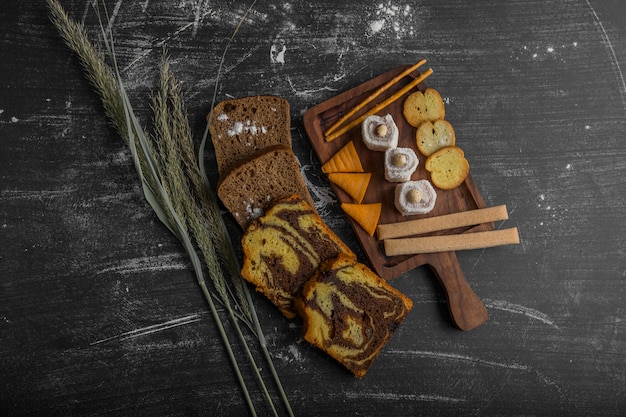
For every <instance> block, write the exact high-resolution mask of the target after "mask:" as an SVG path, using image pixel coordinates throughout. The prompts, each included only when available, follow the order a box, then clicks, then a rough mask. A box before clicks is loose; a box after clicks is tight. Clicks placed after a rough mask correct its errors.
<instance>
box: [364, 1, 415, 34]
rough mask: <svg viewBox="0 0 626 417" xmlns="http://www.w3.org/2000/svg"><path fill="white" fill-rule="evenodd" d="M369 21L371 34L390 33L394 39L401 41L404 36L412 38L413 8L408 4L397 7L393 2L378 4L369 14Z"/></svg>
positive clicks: (413, 29) (413, 28)
mask: <svg viewBox="0 0 626 417" xmlns="http://www.w3.org/2000/svg"><path fill="white" fill-rule="evenodd" d="M371 19H372V20H371V21H370V23H369V31H370V33H371V34H379V33H382V32H385V33H392V34H393V35H394V36H395V37H396V39H401V38H402V37H403V36H405V35H409V36H412V35H413V34H414V32H415V27H414V25H413V8H412V7H411V6H410V5H408V4H406V5H399V4H396V3H394V2H393V1H387V2H383V3H379V4H378V5H377V6H375V9H374V11H373V12H372V13H371Z"/></svg>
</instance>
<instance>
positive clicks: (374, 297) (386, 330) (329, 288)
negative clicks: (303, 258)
mask: <svg viewBox="0 0 626 417" xmlns="http://www.w3.org/2000/svg"><path fill="white" fill-rule="evenodd" d="M296 306H297V308H298V311H299V313H300V315H301V316H302V317H303V319H304V339H305V340H307V341H308V342H310V343H312V344H313V345H315V346H317V347H319V348H321V349H322V350H324V351H325V352H327V353H328V354H329V355H330V356H332V357H333V358H335V359H336V360H338V361H339V362H341V363H342V364H343V365H344V366H345V367H346V368H347V369H348V370H350V371H351V372H352V373H354V374H355V375H356V376H357V377H362V376H363V375H365V373H366V372H367V370H368V368H369V367H370V365H371V364H372V362H373V361H374V359H375V358H376V357H377V356H378V354H379V353H380V350H381V349H382V348H383V347H384V346H385V344H386V343H387V342H388V341H389V339H390V338H391V336H392V335H393V333H394V331H395V330H396V328H397V327H398V326H399V325H400V323H402V321H403V320H404V318H405V317H406V315H407V314H408V312H409V311H410V310H411V308H412V306H413V303H412V302H411V300H410V299H409V298H407V297H406V296H404V295H403V294H402V293H400V292H399V291H397V290H396V289H394V288H393V287H391V286H390V285H389V284H388V283H387V282H386V281H384V280H383V279H382V278H380V277H378V276H377V275H376V274H375V273H373V272H372V271H371V270H370V269H369V268H367V267H366V266H365V265H363V264H361V263H358V262H356V260H354V259H353V258H348V257H344V256H342V255H339V256H337V257H336V258H334V259H331V260H328V261H326V262H324V263H323V264H322V265H321V267H320V269H319V270H318V273H317V274H316V275H315V276H314V277H313V278H312V279H311V280H309V281H308V282H307V283H306V284H305V287H304V289H303V292H302V299H301V300H298V301H297V302H296Z"/></svg>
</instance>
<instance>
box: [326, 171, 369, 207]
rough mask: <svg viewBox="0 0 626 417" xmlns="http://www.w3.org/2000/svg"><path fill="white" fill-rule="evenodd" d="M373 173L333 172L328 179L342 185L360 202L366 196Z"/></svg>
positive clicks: (343, 188) (342, 187)
mask: <svg viewBox="0 0 626 417" xmlns="http://www.w3.org/2000/svg"><path fill="white" fill-rule="evenodd" d="M370 178H372V174H371V173H369V172H331V173H330V174H328V180H329V181H330V182H332V183H333V184H335V185H338V186H339V187H341V189H342V190H344V191H345V192H346V193H348V195H349V196H350V197H352V198H353V199H354V201H355V202H357V203H360V202H361V201H363V197H365V192H366V191H367V186H368V185H369V183H370Z"/></svg>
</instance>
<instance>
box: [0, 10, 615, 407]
mask: <svg viewBox="0 0 626 417" xmlns="http://www.w3.org/2000/svg"><path fill="white" fill-rule="evenodd" d="M61 3H62V5H63V6H64V7H65V9H66V10H67V11H68V13H69V15H70V16H71V17H72V18H73V19H75V20H77V21H79V22H82V23H84V25H85V27H86V28H87V30H88V32H89V34H90V36H92V39H93V40H94V41H95V42H98V39H99V38H98V27H97V21H96V19H95V14H94V11H93V9H92V7H91V6H90V3H91V2H87V1H77V0H63V1H62V2H61ZM249 5H250V4H249V3H248V2H242V1H227V2H211V1H201V0H193V1H192V0H189V1H186V0H180V1H173V2H156V1H150V0H141V1H122V0H117V1H113V0H111V1H107V8H108V11H109V14H110V16H111V18H112V24H111V27H112V29H113V32H114V36H115V39H116V42H117V44H116V48H117V54H118V59H119V63H120V69H121V72H122V77H123V79H124V82H125V83H126V86H127V89H128V92H129V95H130V97H131V100H132V101H133V104H134V106H135V110H136V112H137V114H138V115H139V116H140V118H141V119H142V121H145V122H146V123H148V122H149V120H150V115H151V110H150V106H149V97H150V94H151V92H152V91H154V89H155V86H156V79H157V76H158V66H159V62H160V61H161V57H162V50H163V47H164V46H166V47H167V49H168V51H169V54H170V57H171V61H172V64H171V70H172V72H173V73H174V74H175V75H176V77H177V78H178V79H179V80H180V81H181V83H182V86H183V89H184V90H185V99H186V104H187V108H188V112H189V118H190V121H191V126H192V129H193V131H194V137H195V139H196V140H197V141H198V142H199V141H200V138H201V137H202V133H203V130H204V127H205V121H204V118H205V114H206V113H207V112H208V110H209V108H210V103H211V98H212V95H213V91H214V86H215V81H216V76H217V72H218V66H219V61H220V57H221V55H222V53H223V51H224V49H225V47H226V45H227V43H228V40H229V38H230V36H231V35H232V33H233V31H234V30H235V27H236V25H237V23H238V21H239V20H240V19H241V17H242V16H243V15H244V13H245V11H246V9H247V8H248V6H249ZM0 27H1V28H2V29H1V31H0V80H1V83H0V234H1V236H2V245H1V247H0V368H1V371H0V415H3V416H11V415H42V416H56V415H59V416H68V415H77V416H78V415H80V416H83V415H90V416H99V415H103V416H104V415H107V416H116V415H119V416H123V415H151V416H154V415H171V416H177V415H181V416H182V415H220V416H222V415H224V416H226V415H246V414H247V413H248V408H247V407H246V403H245V401H244V398H243V395H242V391H241V389H240V387H239V384H238V383H237V380H236V377H235V374H234V372H233V368H232V366H231V364H230V362H229V360H228V358H227V355H226V352H225V349H224V345H223V344H222V342H221V339H220V337H219V335H218V333H217V330H216V326H215V321H214V319H213V317H212V316H211V315H210V314H209V310H208V307H207V303H206V301H205V300H204V298H203V296H202V293H201V291H200V288H199V286H198V284H197V282H196V280H195V277H194V274H193V269H192V268H191V266H190V264H189V261H188V258H187V257H186V255H185V252H184V250H183V248H182V246H181V245H180V244H179V242H178V241H177V240H176V239H175V238H174V237H173V236H172V235H171V234H170V233H169V231H168V230H167V229H166V228H165V227H164V226H163V225H162V224H161V223H160V222H159V221H158V219H157V218H156V216H155V215H154V213H153V212H152V210H151V209H150V207H149V206H148V204H147V203H146V201H145V199H144V197H143V194H142V192H141V187H140V185H139V182H138V180H137V173H136V172H135V170H134V167H133V165H132V160H131V157H130V154H129V151H128V149H127V148H126V147H125V145H124V143H123V142H122V141H121V140H120V139H119V137H118V136H117V134H116V133H115V131H114V130H113V129H112V128H111V127H110V126H109V124H108V121H107V119H106V117H105V115H104V111H103V109H102V106H101V104H100V102H99V99H98V97H97V96H96V94H95V93H94V92H93V90H92V88H91V86H90V85H89V84H88V82H87V81H86V80H85V78H84V76H83V73H82V70H81V68H80V65H79V63H78V60H77V59H76V56H75V55H73V53H72V52H70V51H69V49H68V48H67V47H66V46H65V45H64V43H63V41H62V40H61V39H60V37H59V36H58V34H57V32H56V30H55V28H54V27H53V25H52V24H51V23H50V20H49V14H48V11H47V9H46V6H45V2H43V1H33V0H30V1H10V0H9V1H5V2H4V3H3V7H2V8H1V9H0ZM421 58H425V59H427V60H428V64H427V66H429V67H431V68H432V69H433V70H434V74H433V75H432V76H431V77H430V78H429V79H428V81H427V82H428V85H429V86H432V87H435V88H437V89H438V90H439V91H440V92H441V94H442V96H443V98H444V100H445V103H446V110H447V115H446V116H447V119H448V120H449V121H450V122H451V123H452V124H453V125H454V127H455V130H456V133H457V144H458V145H459V146H461V147H462V148H463V149H464V151H465V154H466V156H467V158H468V160H469V161H470V164H471V174H472V177H473V179H474V181H475V182H476V184H477V186H478V188H479V190H480V191H481V194H482V196H483V198H484V200H485V202H486V204H487V205H488V206H494V205H499V204H506V205H507V207H508V209H509V213H510V218H509V219H508V220H507V221H505V222H503V223H501V224H498V227H513V226H517V227H518V228H519V231H520V237H521V243H520V244H519V245H515V246H504V247H498V248H490V249H483V250H473V251H464V252H459V253H458V254H457V255H458V258H459V262H460V264H461V267H462V269H463V271H464V273H465V276H466V278H467V280H468V281H469V283H470V285H471V286H472V288H473V289H474V290H475V291H476V293H477V294H478V295H479V297H480V298H481V299H482V300H483V301H484V303H485V305H486V307H487V309H488V311H489V320H488V321H487V322H486V323H485V324H483V325H482V326H480V327H478V328H477V329H475V330H472V331H468V332H464V331H460V330H458V329H457V328H455V327H454V326H453V324H452V322H451V320H450V318H449V315H448V312H447V307H446V302H445V295H444V293H443V292H442V290H441V288H440V286H439V284H438V283H437V281H436V279H435V277H434V276H433V274H432V272H431V271H430V270H429V269H428V268H427V267H420V268H417V269H414V270H412V271H410V272H408V273H406V274H404V275H402V276H400V277H398V278H396V279H394V280H393V281H391V283H392V284H393V285H394V286H395V287H396V288H398V289H400V290H401V291H402V292H404V293H405V294H407V295H408V296H409V297H410V298H411V299H412V300H413V302H414V304H415V306H414V308H413V310H412V311H411V313H410V314H409V316H408V317H407V319H406V321H405V322H404V323H403V324H402V326H401V327H400V328H399V329H398V331H397V332H396V334H395V335H394V337H393V339H392V340H391V341H390V342H389V344H388V345H387V346H386V347H385V349H384V350H383V352H382V353H381V354H380V356H379V357H378V358H377V359H376V361H375V362H374V364H373V366H372V368H371V369H370V370H369V372H368V374H367V375H366V377H365V378H364V379H362V380H358V379H356V378H354V377H353V376H351V375H350V374H349V373H348V372H347V371H345V370H344V369H343V368H342V367H341V366H339V365H337V364H336V363H335V362H334V361H333V360H332V359H330V358H329V357H328V356H326V355H325V354H324V353H322V352H321V351H320V350H318V349H316V348H314V347H312V346H310V345H309V344H308V343H306V342H304V341H303V339H302V337H301V326H300V323H299V322H298V321H289V320H287V319H285V318H284V317H282V316H281V315H280V314H279V313H278V312H277V310H276V309H275V308H274V307H273V306H272V305H270V304H269V303H268V302H267V301H266V300H265V299H263V298H262V296H261V295H258V294H256V293H255V294H253V297H254V302H255V305H256V308H257V311H258V314H259V317H260V321H261V326H262V327H263V329H264V332H265V335H266V337H267V341H268V346H269V351H270V354H271V356H272V358H273V361H274V365H275V366H276V369H277V372H278V374H279V376H280V378H281V381H282V382H283V385H284V387H285V391H286V395H287V397H288V398H289V400H290V403H291V406H292V408H293V411H294V414H295V415H301V416H334V415H337V416H357V415H359V416H388V415H425V416H437V415H441V416H444V415H476V416H492V415H498V416H522V415H523V416H556V415H567V416H591V415H598V416H624V415H626V269H625V268H626V241H625V236H626V227H625V226H624V224H625V222H624V218H625V217H626V204H625V202H624V197H625V196H626V180H625V177H626V137H625V132H626V128H625V127H626V84H625V77H624V73H623V68H626V6H625V5H624V2H623V1H622V0H611V1H603V0H564V1H543V0H542V1H495V0H486V1H474V2H469V1H468V2H464V1H450V2H435V1H428V0H423V1H419V0H418V1H397V0H377V1H346V0H342V1H318V0H312V1H308V2H296V1H293V2H290V1H278V2H275V1H274V2H267V1H261V0H260V1H258V2H257V3H256V4H255V5H254V7H253V9H252V11H251V12H250V14H249V15H248V16H247V17H246V19H244V21H243V24H242V25H241V27H240V30H239V32H238V34H237V36H236V37H235V38H234V40H233V42H232V43H231V44H230V47H229V49H228V52H227V54H226V57H225V61H224V65H223V72H222V77H221V78H220V83H219V86H218V88H217V100H218V101H220V100H223V99H226V98H231V97H242V96H247V95H255V94H275V95H279V96H282V97H284V98H286V99H287V100H288V101H289V102H290V105H291V117H292V129H291V133H292V137H293V141H294V150H295V152H296V155H297V157H298V159H299V161H300V164H301V166H302V171H303V173H304V176H305V178H306V181H307V184H308V185H309V187H310V189H311V191H312V194H313V197H314V200H315V202H316V206H317V208H318V209H319V211H320V213H321V214H322V216H323V218H324V220H325V221H326V222H327V223H328V224H329V225H330V226H331V228H333V230H335V231H336V232H337V234H339V235H340V236H341V237H342V238H343V239H344V240H345V241H346V242H347V243H348V244H349V245H350V246H351V247H352V248H353V249H354V250H355V251H357V253H358V255H359V257H361V259H362V260H363V261H364V262H366V259H365V258H364V257H363V253H362V252H361V251H360V248H359V246H358V243H357V241H356V240H355V237H354V233H353V231H352V229H351V228H350V226H349V224H348V222H347V221H346V218H345V216H344V215H343V214H342V212H341V210H340V208H339V207H338V204H337V201H336V199H335V197H334V195H333V193H332V192H331V189H330V186H329V183H328V182H327V180H326V178H325V177H324V175H323V174H322V173H321V170H320V163H319V161H318V160H317V158H316V156H315V154H314V152H313V151H312V147H311V145H310V143H309V141H308V139H307V136H306V133H305V131H304V129H303V126H302V116H303V114H304V112H305V111H306V110H307V109H309V108H311V107H312V106H314V105H316V104H318V103H320V102H323V101H324V100H327V99H329V98H331V97H333V96H335V95H337V94H339V93H341V92H342V91H345V90H347V89H349V88H351V87H354V86H356V85H358V84H360V83H362V82H364V81H366V80H368V79H371V78H372V77H374V76H376V75H378V74H381V73H383V72H385V71H387V70H389V69H392V68H395V67H397V66H399V65H403V64H410V63H414V62H416V61H418V60H419V59H421ZM207 164H208V166H209V176H210V177H211V178H210V179H211V180H212V181H216V180H217V175H216V169H215V160H214V157H213V155H212V153H211V152H210V153H209V155H208V156H207ZM229 224H231V226H232V221H231V222H230V223H229ZM229 230H230V231H231V233H232V237H233V240H234V241H235V242H236V241H237V240H238V239H239V235H240V233H239V231H238V230H237V228H235V227H231V228H230V229H229ZM228 331H230V329H228ZM235 353H236V355H242V354H243V353H242V352H241V351H240V348H237V347H236V348H235ZM256 354H257V353H255V355H256ZM260 363H263V362H262V359H261V360H260ZM243 368H244V378H245V379H246V381H247V382H248V384H249V386H250V388H251V394H252V399H253V401H254V403H255V404H256V405H257V407H258V412H259V415H268V414H270V410H269V409H268V408H267V405H266V402H265V401H264V400H263V395H262V393H261V391H260V389H259V387H258V385H257V384H256V382H255V379H254V376H253V375H252V373H251V372H250V370H249V368H248V367H246V366H244V367H243ZM262 368H263V369H262V372H263V373H264V375H265V376H267V372H268V371H267V368H266V367H262ZM268 383H269V384H268V385H269V387H270V395H271V396H272V397H273V398H274V400H275V401H276V404H277V407H278V411H279V414H281V415H285V410H284V409H283V407H282V406H281V405H280V404H281V403H280V401H278V394H277V392H276V390H275V389H274V387H273V385H272V384H271V380H269V379H268Z"/></svg>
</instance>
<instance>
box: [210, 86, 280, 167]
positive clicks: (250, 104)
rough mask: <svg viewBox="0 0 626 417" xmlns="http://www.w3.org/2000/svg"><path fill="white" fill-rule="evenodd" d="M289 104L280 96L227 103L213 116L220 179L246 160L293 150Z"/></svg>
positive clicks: (241, 99)
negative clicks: (271, 150)
mask: <svg viewBox="0 0 626 417" xmlns="http://www.w3.org/2000/svg"><path fill="white" fill-rule="evenodd" d="M290 127H291V115H290V113H289V102H288V101H287V100H285V99H283V98H281V97H276V96H251V97H243V98H237V99H232V100H225V101H222V102H221V103H219V104H217V105H216V106H215V107H214V108H213V111H212V112H211V113H210V121H209V132H210V134H211V141H212V142H213V147H214V148H215V158H216V160H217V169H218V172H219V174H220V178H221V177H222V175H224V173H226V172H228V171H230V170H232V169H233V168H234V167H235V166H236V165H238V164H239V163H240V162H241V161H242V160H243V159H245V158H247V157H249V156H250V155H252V154H254V153H255V152H258V151H260V150H261V149H264V148H266V147H268V146H272V145H285V146H287V147H289V148H291V132H290V131H289V129H290Z"/></svg>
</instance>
